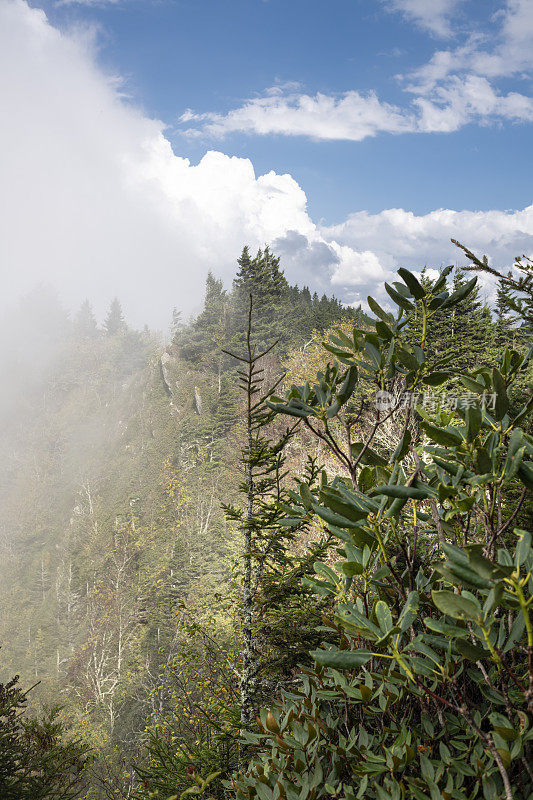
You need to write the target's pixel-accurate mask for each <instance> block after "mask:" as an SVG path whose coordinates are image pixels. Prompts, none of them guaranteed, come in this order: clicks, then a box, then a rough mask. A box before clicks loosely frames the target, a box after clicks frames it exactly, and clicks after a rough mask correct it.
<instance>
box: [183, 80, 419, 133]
mask: <svg viewBox="0 0 533 800" xmlns="http://www.w3.org/2000/svg"><path fill="white" fill-rule="evenodd" d="M181 121H182V122H183V123H191V122H192V123H195V124H196V126H197V127H192V128H187V130H186V132H187V133H189V135H191V134H192V135H198V134H199V133H203V134H207V135H209V136H214V137H217V138H221V137H223V136H226V135H227V134H229V133H233V132H235V131H240V132H244V133H254V134H283V135H286V136H301V135H303V136H309V137H311V138H313V139H348V140H351V141H355V142H359V141H361V140H362V139H365V138H366V137H367V136H375V134H376V133H379V132H384V131H386V132H388V133H402V132H405V131H408V130H412V129H413V125H414V121H413V120H412V119H411V118H410V116H409V114H406V113H405V111H402V110H401V109H399V108H397V107H396V106H393V105H390V104H389V103H383V102H381V101H380V100H379V99H378V98H377V96H376V94H375V92H368V93H367V94H361V93H360V92H356V91H351V92H345V93H344V94H342V95H340V96H338V97H334V96H331V95H326V94H322V93H320V92H319V93H318V94H316V95H315V96H311V95H308V94H305V93H302V92H298V91H296V90H295V89H294V88H293V87H292V86H291V87H290V88H289V91H287V89H286V88H285V87H273V88H270V89H267V90H266V92H265V93H264V94H262V95H259V96H258V97H254V98H252V99H250V100H247V101H246V102H245V103H244V104H243V105H242V106H240V107H239V108H235V109H232V110H230V111H229V112H228V113H227V114H216V113H206V114H195V113H194V112H193V111H191V110H189V111H187V112H186V113H185V114H184V115H183V116H182V118H181Z"/></svg>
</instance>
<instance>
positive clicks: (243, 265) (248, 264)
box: [233, 247, 290, 347]
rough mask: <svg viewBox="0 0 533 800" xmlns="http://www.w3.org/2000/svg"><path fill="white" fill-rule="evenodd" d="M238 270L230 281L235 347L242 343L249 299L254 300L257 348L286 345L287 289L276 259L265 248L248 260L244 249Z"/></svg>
mask: <svg viewBox="0 0 533 800" xmlns="http://www.w3.org/2000/svg"><path fill="white" fill-rule="evenodd" d="M237 263H238V264H239V270H238V272H237V275H236V277H235V280H234V281H233V288H234V297H235V322H236V343H235V344H236V345H237V346H238V345H239V344H243V343H244V333H243V332H244V331H245V329H246V317H247V314H248V311H247V309H248V305H249V299H250V295H251V296H252V297H253V300H254V308H255V310H256V316H257V323H256V326H255V332H256V337H257V342H258V346H261V347H270V346H271V345H272V344H273V343H274V342H280V343H281V344H282V346H283V345H284V344H286V342H287V341H288V338H289V336H288V335H287V334H288V331H289V330H290V324H289V323H288V302H287V301H288V299H289V285H288V283H287V279H286V278H285V275H284V274H283V271H282V270H281V269H280V259H279V257H277V256H274V255H273V254H272V253H271V252H270V249H269V248H268V247H265V249H264V250H258V252H257V255H256V256H255V258H250V253H249V250H248V248H247V247H244V249H243V251H242V254H241V256H240V258H239V259H238V262H237Z"/></svg>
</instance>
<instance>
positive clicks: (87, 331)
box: [75, 300, 98, 339]
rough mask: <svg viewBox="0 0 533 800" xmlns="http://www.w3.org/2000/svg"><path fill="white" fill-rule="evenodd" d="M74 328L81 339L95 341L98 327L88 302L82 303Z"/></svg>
mask: <svg viewBox="0 0 533 800" xmlns="http://www.w3.org/2000/svg"><path fill="white" fill-rule="evenodd" d="M75 328H76V332H77V334H78V336H79V337H80V338H81V339H95V338H96V337H97V335H98V326H97V324H96V319H95V317H94V314H93V310H92V307H91V304H90V303H89V301H88V300H84V301H83V303H82V304H81V306H80V309H79V311H78V313H77V314H76V319H75Z"/></svg>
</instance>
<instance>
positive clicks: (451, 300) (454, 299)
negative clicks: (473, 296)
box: [441, 278, 477, 309]
mask: <svg viewBox="0 0 533 800" xmlns="http://www.w3.org/2000/svg"><path fill="white" fill-rule="evenodd" d="M476 283H477V278H472V280H471V281H468V283H466V284H465V285H464V286H461V288H460V289H457V291H456V292H452V294H451V295H450V296H449V297H448V299H447V300H445V301H444V303H443V304H442V306H441V308H443V309H444V308H452V306H456V305H457V304H458V303H460V302H461V301H462V300H464V299H465V298H466V297H468V295H469V294H470V293H471V292H472V291H473V290H474V287H475V285H476Z"/></svg>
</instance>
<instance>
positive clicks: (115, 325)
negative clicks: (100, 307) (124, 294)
mask: <svg viewBox="0 0 533 800" xmlns="http://www.w3.org/2000/svg"><path fill="white" fill-rule="evenodd" d="M104 329H105V332H106V334H107V336H117V335H118V334H119V333H124V331H125V329H126V323H125V322H124V315H123V313H122V306H121V305H120V301H119V299H118V297H115V298H114V299H113V301H112V303H111V305H110V307H109V312H108V314H107V317H106V319H105V322H104Z"/></svg>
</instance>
